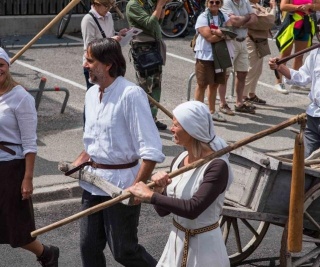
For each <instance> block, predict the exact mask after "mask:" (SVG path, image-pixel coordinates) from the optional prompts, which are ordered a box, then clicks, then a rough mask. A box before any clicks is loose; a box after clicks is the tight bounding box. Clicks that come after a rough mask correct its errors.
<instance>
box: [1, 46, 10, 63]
mask: <svg viewBox="0 0 320 267" xmlns="http://www.w3.org/2000/svg"><path fill="white" fill-rule="evenodd" d="M0 58H2V59H3V60H5V61H6V62H7V63H8V65H9V66H10V58H9V56H8V54H7V53H6V51H4V49H3V48H2V47H0Z"/></svg>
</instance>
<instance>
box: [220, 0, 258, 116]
mask: <svg viewBox="0 0 320 267" xmlns="http://www.w3.org/2000/svg"><path fill="white" fill-rule="evenodd" d="M221 11H222V12H223V13H226V14H228V16H229V18H230V21H231V25H232V26H233V27H234V31H235V32H236V33H237V35H238V36H237V37H236V38H235V39H234V40H233V41H232V42H233V45H234V61H233V70H234V73H235V74H236V95H237V96H236V104H235V106H234V108H235V111H237V112H241V113H251V114H254V113H255V110H254V106H253V105H252V104H251V103H249V102H244V101H243V91H244V86H245V79H246V76H247V73H248V68H249V60H248V49H247V43H246V42H245V40H246V37H247V33H248V29H247V28H248V26H250V25H254V24H255V23H257V16H256V15H255V14H254V11H253V10H252V7H251V6H250V3H249V1H248V0H225V2H224V4H223V6H222V8H221ZM229 72H230V70H229ZM227 74H228V73H227ZM228 78H229V75H227V77H226V80H228ZM218 90H219V95H220V108H219V110H220V111H221V112H222V113H224V114H227V115H234V112H233V111H232V110H231V109H230V107H229V106H228V104H227V102H226V91H227V84H224V85H222V84H220V85H219V87H218Z"/></svg>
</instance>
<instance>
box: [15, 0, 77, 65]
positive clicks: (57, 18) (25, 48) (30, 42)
mask: <svg viewBox="0 0 320 267" xmlns="http://www.w3.org/2000/svg"><path fill="white" fill-rule="evenodd" d="M79 2H80V0H72V1H71V2H70V3H69V4H68V5H67V6H66V7H65V8H64V9H63V10H61V12H60V13H59V14H58V15H57V16H55V17H54V18H53V20H52V21H50V22H49V23H48V25H47V26H45V27H44V28H43V29H42V30H41V31H40V32H39V33H38V34H37V35H36V36H35V37H33V38H32V40H31V41H29V43H27V44H26V45H25V46H24V47H23V48H22V49H21V50H20V51H19V52H18V53H17V54H15V56H14V57H13V58H11V60H10V63H11V64H12V63H13V62H15V61H16V60H17V59H18V58H19V57H20V56H21V55H22V54H23V53H24V52H25V51H26V50H28V49H29V48H30V46H32V45H33V44H34V43H35V42H36V41H37V40H38V39H39V38H40V37H41V36H42V35H43V34H44V33H45V32H46V31H48V30H49V29H50V28H51V27H52V26H53V25H54V24H56V23H57V22H58V21H60V20H61V19H62V18H63V16H65V15H66V14H67V13H68V12H69V11H70V10H71V9H73V8H74V7H75V6H76V5H77V4H79Z"/></svg>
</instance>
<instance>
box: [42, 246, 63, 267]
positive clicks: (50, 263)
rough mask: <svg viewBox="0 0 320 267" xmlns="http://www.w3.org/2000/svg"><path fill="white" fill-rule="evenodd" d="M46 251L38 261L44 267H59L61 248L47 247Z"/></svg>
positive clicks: (45, 247)
mask: <svg viewBox="0 0 320 267" xmlns="http://www.w3.org/2000/svg"><path fill="white" fill-rule="evenodd" d="M43 247H44V250H43V253H42V255H41V256H40V257H38V259H37V260H38V261H39V263H40V264H41V266H43V267H58V258H59V248H58V247H55V246H49V247H47V246H45V245H43Z"/></svg>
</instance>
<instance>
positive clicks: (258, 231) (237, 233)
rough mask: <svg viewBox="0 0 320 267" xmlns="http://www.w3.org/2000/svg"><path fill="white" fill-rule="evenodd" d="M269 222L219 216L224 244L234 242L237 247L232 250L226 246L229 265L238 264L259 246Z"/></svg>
mask: <svg viewBox="0 0 320 267" xmlns="http://www.w3.org/2000/svg"><path fill="white" fill-rule="evenodd" d="M269 225H270V223H268V222H261V221H253V220H246V219H241V218H235V217H229V216H222V217H221V218H220V227H221V229H222V234H223V239H224V242H225V244H226V245H227V242H228V241H229V240H230V242H233V243H236V244H237V248H236V249H234V251H232V250H231V249H230V248H228V254H229V259H230V263H231V265H234V264H238V263H240V262H241V261H243V260H244V259H246V258H247V257H249V256H250V255H251V254H252V252H254V251H255V249H256V248H257V247H258V246H259V244H260V243H261V241H262V239H263V237H264V236H265V234H266V232H267V231H268V228H269ZM251 235H253V236H252V237H249V238H248V236H251Z"/></svg>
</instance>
